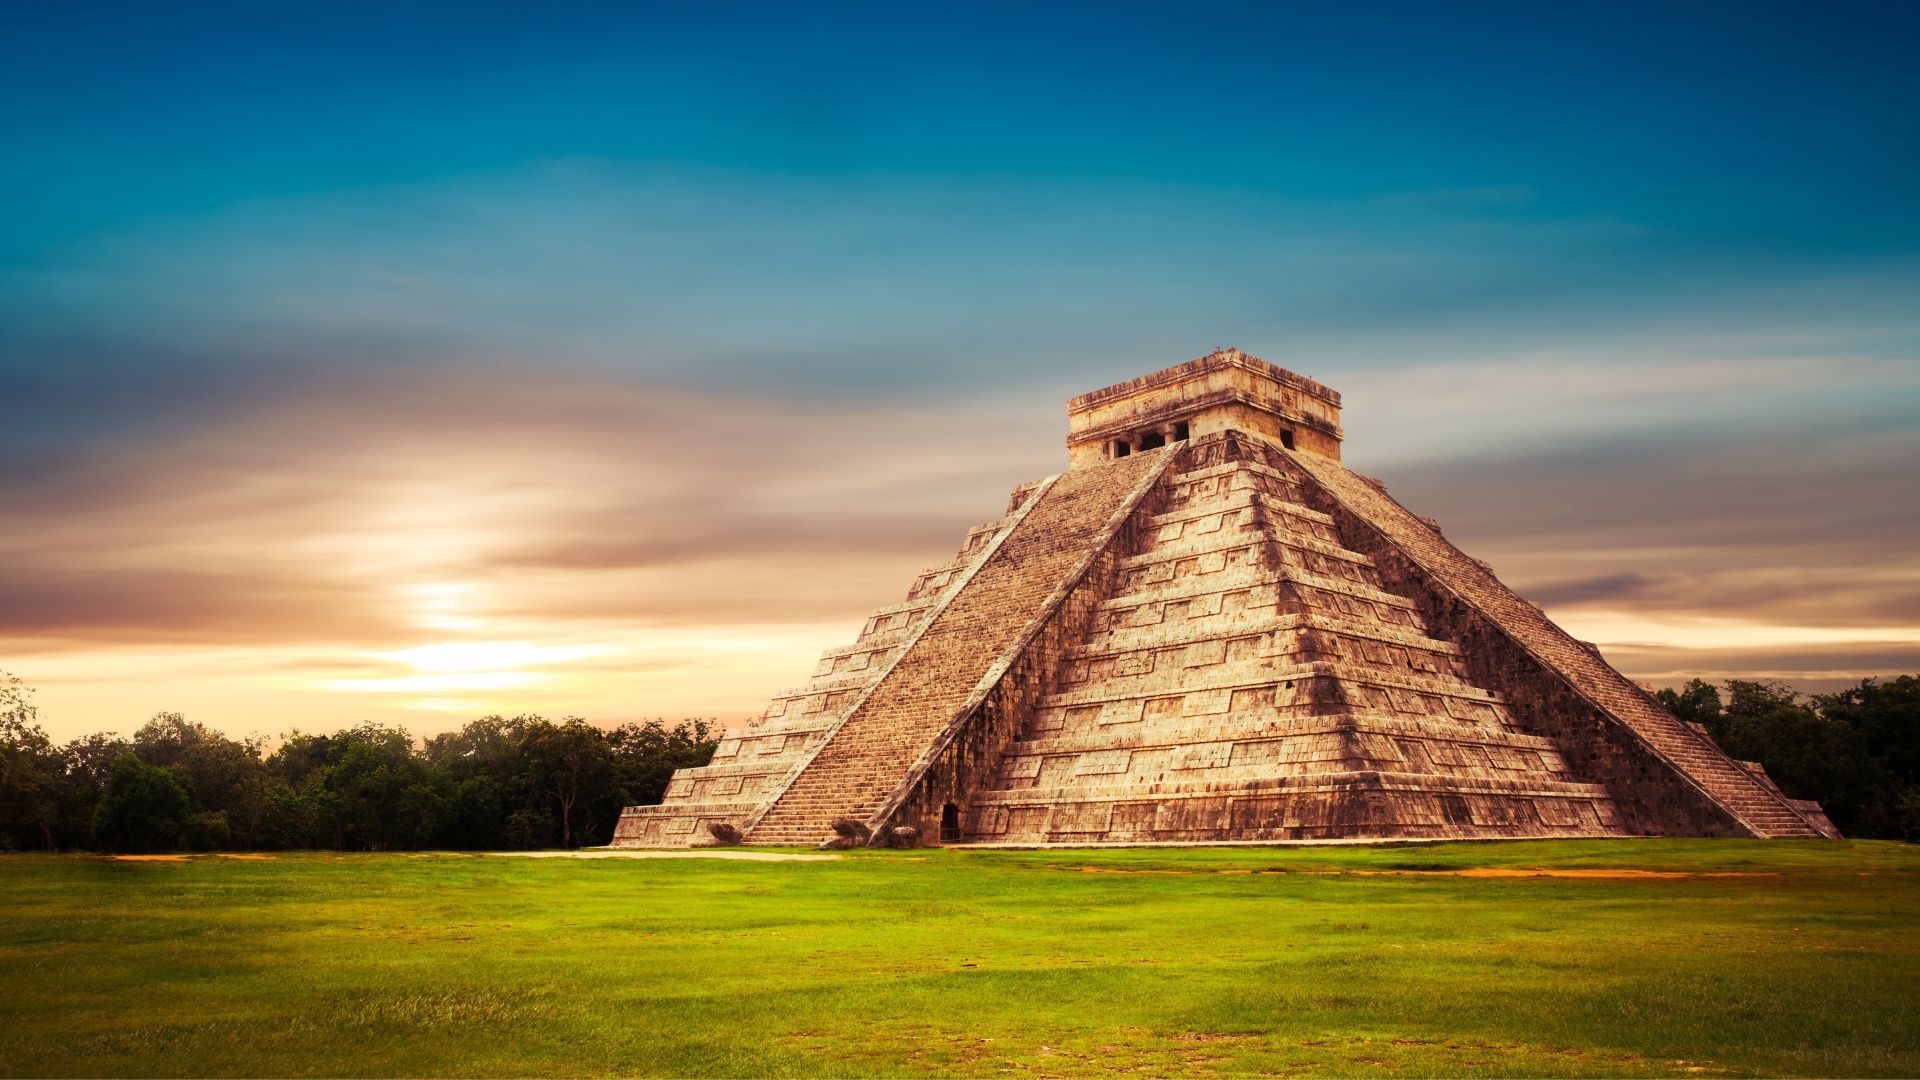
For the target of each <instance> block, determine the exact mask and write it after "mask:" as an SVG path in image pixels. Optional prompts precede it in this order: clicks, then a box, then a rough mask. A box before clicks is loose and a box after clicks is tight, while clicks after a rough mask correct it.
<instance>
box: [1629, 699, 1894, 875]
mask: <svg viewBox="0 0 1920 1080" xmlns="http://www.w3.org/2000/svg"><path fill="white" fill-rule="evenodd" d="M1722 691H1724V693H1723V692H1722ZM1657 696H1658V697H1659V698H1660V702H1661V704H1663V705H1665V706H1666V707H1667V708H1668V709H1669V710H1671V711H1672V712H1673V714H1674V715H1675V716H1678V717H1679V718H1680V719H1682V720H1689V721H1692V722H1693V723H1696V724H1701V725H1703V726H1705V727H1706V729H1707V733H1708V734H1710V735H1712V736H1713V741H1715V742H1717V743H1719V744H1720V746H1721V748H1722V749H1724V750H1725V751H1726V752H1727V753H1729V754H1732V755H1733V756H1734V757H1736V758H1739V759H1741V760H1743V761H1757V762H1759V763H1760V764H1762V765H1765V766H1766V767H1767V775H1769V776H1771V777H1773V780H1774V783H1776V784H1779V785H1780V790H1782V791H1784V792H1786V793H1787V794H1788V795H1791V796H1793V797H1794V798H1796V799H1818V800H1819V801H1820V805H1821V807H1822V808H1824V809H1825V810H1826V812H1827V817H1829V818H1831V819H1832V820H1833V823H1834V825H1835V826H1836V827H1838V828H1839V830H1840V831H1841V832H1842V833H1843V834H1845V835H1847V836H1851V837H1860V838H1879V839H1886V840H1916V841H1920V678H1916V677H1914V676H1912V675H1902V676H1899V677H1898V678H1894V679H1887V680H1880V679H1866V680H1863V681H1862V682H1861V683H1860V685H1859V686H1853V687H1849V688H1847V689H1845V690H1842V691H1840V692H1839V693H1837V694H1813V695H1810V696H1802V695H1801V694H1799V693H1796V692H1795V691H1794V690H1793V689H1792V688H1791V687H1788V686H1786V685H1784V684H1781V683H1777V682H1741V681H1739V680H1732V681H1729V682H1727V683H1725V684H1724V685H1723V686H1719V687H1716V686H1713V685H1710V684H1708V683H1705V682H1702V681H1701V680H1699V679H1694V680H1693V681H1691V682H1689V683H1687V685H1685V686H1683V687H1681V688H1680V689H1678V690H1674V689H1672V688H1668V689H1665V690H1661V691H1660V692H1659V693H1658V694H1657Z"/></svg>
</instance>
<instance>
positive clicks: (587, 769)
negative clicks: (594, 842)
mask: <svg viewBox="0 0 1920 1080" xmlns="http://www.w3.org/2000/svg"><path fill="white" fill-rule="evenodd" d="M520 757H521V760H522V762H523V764H524V768H525V773H524V776H525V777H526V782H527V787H528V788H529V790H531V791H535V792H538V793H539V794H540V795H541V796H542V797H543V798H546V799H550V800H552V804H551V805H552V808H553V810H554V811H555V814H556V816H557V817H558V818H559V819H560V846H561V847H569V848H570V847H573V846H574V843H573V837H574V822H575V821H576V820H577V813H576V811H577V810H578V809H579V808H582V806H583V801H585V802H590V801H591V800H592V796H593V794H594V793H595V792H596V791H598V790H601V789H604V788H608V787H610V786H611V785H612V781H613V750H612V748H611V747H610V746H609V745H608V744H607V735H606V732H604V731H601V730H600V729H599V728H597V727H594V726H593V725H592V724H589V723H587V722H586V721H585V720H582V719H580V718H579V717H577V716H569V717H567V718H566V719H564V720H562V721H560V722H559V723H558V724H555V723H553V722H551V721H548V720H542V719H539V718H538V717H534V718H531V719H530V720H528V721H527V722H526V725H525V727H524V729H523V731H522V734H521V736H520ZM583 797H584V800H583ZM529 809H532V808H531V807H529ZM589 836H591V830H590V831H589Z"/></svg>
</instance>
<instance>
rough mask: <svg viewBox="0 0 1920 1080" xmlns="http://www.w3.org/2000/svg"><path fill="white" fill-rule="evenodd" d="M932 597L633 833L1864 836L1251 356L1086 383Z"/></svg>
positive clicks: (1330, 396)
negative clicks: (1358, 451) (1387, 472)
mask: <svg viewBox="0 0 1920 1080" xmlns="http://www.w3.org/2000/svg"><path fill="white" fill-rule="evenodd" d="M1067 411H1068V436H1067V447H1068V457H1069V468H1068V469H1067V471H1066V472H1064V473H1061V474H1059V475H1057V476H1053V477H1050V478H1048V479H1045V480H1041V481H1037V482H1035V483H1030V484H1025V485H1022V486H1021V487H1019V488H1017V489H1015V490H1014V492H1013V495H1012V498H1011V499H1010V500H1009V501H1008V504H1007V509H1006V513H1005V515H1004V516H1002V517H1001V518H999V519H998V520H996V521H991V522H988V523H987V524H984V525H980V526H978V527H976V528H974V529H972V530H971V531H969V532H968V534H967V537H966V540H965V542H964V543H962V544H961V546H960V550H959V552H958V553H957V554H955V556H954V557H953V559H952V560H951V561H949V562H947V563H945V564H943V565H940V566H936V567H934V568H932V569H929V570H927V571H925V572H923V573H922V574H921V575H920V576H919V578H918V579H916V580H915V581H914V583H913V587H912V588H911V589H910V590H908V592H907V598H906V600H905V602H903V603H899V604H894V605H891V606H889V607H883V608H881V609H879V610H878V611H875V612H874V613H873V615H872V616H870V617H869V618H868V619H867V622H866V625H865V626H864V627H862V628H861V631H860V635H859V637H858V638H857V639H856V640H855V641H854V642H853V643H852V644H850V645H843V646H839V647H837V648H832V649H829V650H827V651H826V652H825V653H824V654H823V655H822V656H821V658H820V663H819V666H818V667H817V668H816V669H815V670H814V673H813V678H812V680H811V681H810V682H808V683H807V684H806V685H804V686H802V687H799V688H798V689H795V690H791V691H788V692H787V693H784V694H781V695H780V696H778V697H776V698H775V699H774V700H773V703H772V704H771V705H770V706H769V707H768V709H767V711H766V714H765V716H764V717H762V718H761V719H760V720H759V722H758V723H757V724H756V725H755V726H753V727H752V728H750V729H748V730H746V731H741V732H732V733H729V734H728V735H727V736H726V737H725V738H724V739H723V740H722V741H721V743H720V747H719V749H718V750H717V751H716V752H715V754H714V757H713V761H712V763H711V764H709V765H707V766H705V767H703V768H697V769H683V770H681V771H679V772H677V773H675V774H674V777H673V780H672V783H671V784H670V785H669V787H668V789H667V794H666V798H665V801H664V802H663V803H662V804H661V805H658V806H634V807H628V808H627V809H626V810H625V811H624V812H623V813H622V815H621V818H620V823H619V825H618V827H617V829H616V831H615V837H614V846H616V847H654V846H681V847H684V846H692V845H701V844H707V843H712V842H713V841H712V839H711V837H710V831H709V827H710V826H713V825H716V824H722V823H724V824H726V825H731V826H733V827H734V828H736V829H738V830H739V831H740V832H741V833H742V834H743V835H744V836H745V838H746V841H747V842H748V843H751V844H789V845H792V844H798V845H814V844H820V843H822V842H825V841H828V840H830V839H831V838H832V836H833V828H832V827H833V823H834V822H835V821H837V820H840V819H843V818H844V819H852V820H855V821H858V822H861V823H863V824H864V825H865V826H866V827H867V828H868V829H869V830H871V831H872V834H873V836H874V837H875V838H876V841H877V840H878V839H879V838H882V837H884V836H886V835H887V834H888V832H889V831H890V830H892V829H894V828H896V827H911V828H913V829H915V830H917V833H918V836H919V838H921V840H922V841H923V842H937V843H972V844H1015V845H1036V844H1116V843H1124V844H1155V843H1196V842H1199V843H1221V842H1235V841H1253V842H1278V841H1288V840H1329V839H1347V840H1365V839H1381V840H1386V839H1406V838H1449V837H1453V838H1475V837H1554V836H1633V835H1682V836H1749V837H1753V836H1758V837H1791V836H1799V837H1818V836H1828V837H1832V836H1837V833H1835V832H1834V830H1833V827H1832V825H1831V824H1829V823H1828V821H1827V819H1826V816H1825V815H1824V814H1823V813H1822V812H1821V810H1820V808H1819V806H1818V805H1816V804H1814V803H1810V802H1803V801H1798V800H1794V799H1789V798H1787V797H1786V796H1785V795H1784V794H1782V793H1781V792H1780V790H1779V789H1778V788H1777V787H1775V786H1774V784H1773V783H1772V781H1771V780H1770V779H1768V777H1767V775H1766V773H1765V771H1764V770H1763V769H1761V768H1760V767H1759V766H1758V765H1757V764H1755V763H1752V762H1743V761H1736V760H1734V759H1732V758H1730V757H1728V756H1727V755H1726V754H1725V753H1724V752H1722V751H1721V750H1720V748H1719V747H1718V746H1716V745H1715V744H1714V743H1713V741H1712V740H1711V739H1709V738H1708V737H1707V735H1706V733H1705V732H1704V731H1702V730H1700V729H1698V728H1696V727H1694V726H1692V725H1688V724H1685V723H1682V722H1681V721H1679V720H1677V719H1676V718H1674V717H1673V716H1672V715H1671V714H1669V713H1667V712H1666V711H1665V710H1664V709H1662V708H1661V707H1660V705H1659V704H1658V702H1657V701H1656V700H1655V699H1654V698H1652V697H1651V696H1650V695H1648V694H1647V693H1646V691H1644V690H1643V689H1641V688H1640V687H1639V686H1637V685H1635V684H1634V683H1633V682H1631V681H1630V680H1628V679H1626V678H1625V677H1623V676H1622V675H1620V674H1619V673H1618V672H1616V671H1614V670H1613V668H1611V667H1609V666H1608V665H1607V663H1606V661H1605V660H1604V659H1603V658H1602V657H1601V656H1600V654H1599V652H1598V650H1596V649H1595V648H1594V647H1593V646H1591V645H1587V644H1584V643H1582V642H1579V641H1575V640H1573V639H1572V638H1571V637H1569V636H1568V635H1567V634H1566V632H1564V631H1562V630H1561V629H1560V628H1559V627H1558V626H1555V625H1554V624H1553V622H1552V621H1551V620H1549V619H1548V618H1547V617H1546V615H1545V614H1544V613H1543V612H1542V611H1541V610H1540V608H1538V607H1537V606H1535V605H1533V604H1531V603H1529V602H1527V601H1526V600H1523V599H1521V598H1520V597H1519V596H1517V595H1515V594H1514V593H1513V592H1512V591H1511V590H1509V589H1508V588H1507V587H1506V586H1504V585H1502V584H1501V583H1500V581H1499V580H1498V579H1497V578H1495V577H1494V575H1493V572H1492V571H1491V570H1489V569H1488V568H1487V567H1486V566H1485V565H1484V564H1482V563H1480V562H1478V561H1476V560H1474V559H1472V558H1470V557H1468V556H1467V555H1465V554H1463V553H1461V552H1460V551H1459V550H1458V549H1457V548H1455V547H1454V546H1453V545H1452V544H1450V543H1449V542H1448V541H1447V540H1446V538H1445V537H1444V536H1442V535H1441V533H1440V530H1439V528H1438V527H1437V526H1436V525H1435V524H1434V523H1433V522H1432V521H1431V520H1430V519H1426V518H1422V517H1419V516H1416V515H1414V514H1412V513H1410V512H1408V511H1407V510H1406V509H1405V508H1403V507H1402V506H1400V504H1399V503H1397V502H1395V501H1394V500H1393V498H1392V497H1390V496H1389V495H1388V494H1387V493H1386V490H1385V488H1384V487H1382V486H1381V484H1380V483H1379V482H1378V481H1375V480H1372V479H1370V478H1368V477H1364V476H1361V475H1359V474H1357V473H1353V472H1350V471H1348V470H1347V469H1346V468H1345V467H1344V466H1342V465H1341V464H1340V446H1341V437H1342V436H1341V429H1340V423H1339V421H1340V397H1339V395H1338V394H1337V393H1335V392H1334V391H1332V390H1329V389H1328V388H1326V387H1324V386H1322V385H1320V384H1319V383H1316V382H1314V381H1312V380H1310V379H1306V378H1303V377H1301V376H1299V375H1296V374H1294V373H1292V372H1290V371H1286V370H1283V369H1281V368H1278V367H1275V366H1273V365H1272V364H1268V363H1266V362H1265V361H1263V360H1259V359H1256V358H1254V357H1251V356H1247V355H1245V354H1243V353H1240V352H1238V351H1235V350H1231V349H1227V350H1220V351H1217V352H1215V353H1212V354H1211V355H1208V356H1205V357H1202V358H1200V359H1198V360H1194V361H1191V362H1189V363H1185V364H1181V365H1178V366H1176V367H1171V368H1168V369H1166V370H1164V371H1160V372H1156V373H1154V374H1152V375H1148V376H1145V377H1143V378H1139V379H1134V380H1132V381H1130V382H1125V383H1121V384H1119V385H1117V386H1112V387H1108V388H1107V389H1105V390H1098V391H1095V392H1093V393H1091V394H1085V395H1083V396H1081V397H1077V398H1074V399H1073V400H1072V401H1071V402H1069V403H1068V407H1067Z"/></svg>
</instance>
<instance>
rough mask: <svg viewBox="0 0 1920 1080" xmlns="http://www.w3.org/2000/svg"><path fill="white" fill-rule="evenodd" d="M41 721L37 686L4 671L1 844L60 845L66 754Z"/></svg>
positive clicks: (0, 677) (0, 696)
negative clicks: (35, 696)
mask: <svg viewBox="0 0 1920 1080" xmlns="http://www.w3.org/2000/svg"><path fill="white" fill-rule="evenodd" d="M38 721H39V713H38V711H37V710H36V709H35V708H34V705H33V691H32V689H31V688H29V687H28V686H27V685H26V684H25V683H23V682H21V681H20V680H19V679H18V678H16V677H14V676H12V675H9V674H7V673H5V672H0V850H8V849H11V850H19V849H22V848H36V847H37V848H43V849H45V850H47V851H52V850H53V849H54V848H55V847H56V846H57V845H56V843H55V839H54V826H55V824H56V822H57V821H58V820H59V816H60V789H61V779H62V775H61V774H62V770H61V767H60V756H59V754H58V753H56V752H55V751H54V748H53V743H52V741H51V740H49V739H48V738H47V733H46V732H45V731H44V730H42V729H41V727H40V724H39V722H38Z"/></svg>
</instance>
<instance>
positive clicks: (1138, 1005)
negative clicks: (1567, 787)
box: [0, 840, 1920, 1076]
mask: <svg viewBox="0 0 1920 1080" xmlns="http://www.w3.org/2000/svg"><path fill="white" fill-rule="evenodd" d="M0 986H4V987H5V990H6V992H5V993H4V994H0V1073H4V1074H6V1075H52V1076H82V1075H101V1076H117V1075H158V1076H172V1075H236V1074H237V1075H289V1076H305V1075H328V1076H362V1075H515V1074H541V1075H599V1074H654V1075H796V1076H802V1075H895V1076H897V1075H928V1074H953V1075H1072V1074H1091V1073H1109V1072H1131V1073H1138V1074H1143V1075H1165V1074H1234V1073H1250V1072H1259V1073H1273V1074H1296V1075H1298V1074H1312V1075H1325V1074H1339V1075H1355V1074H1368V1075H1374V1074H1405V1075H1433V1074H1451V1075H1683V1076H1702V1075H1705V1076H1719V1075H1754V1074H1759V1075H1849V1076H1867V1075H1877V1076H1911V1075H1916V1074H1920V1024H1917V1023H1916V1022H1915V1019H1914V1011H1913V1002H1915V1001H1916V1000H1920V848H1916V847H1912V846H1903V845H1897V844H1879V843H1854V844H1839V843H1826V842H1799V841H1793V842H1786V841H1772V842H1765V841H1738V840H1589V841H1529V842H1506V843H1448V844H1432V845H1408V846H1396V847H1319V848H1273V847H1237V848H1235V847H1228V848H1188V849H1167V848H1162V849H1144V850H1143V849H1117V850H1077V851H1076V850H1049V851H1032V852H1022V851H978V850H975V851H968V850H962V849H948V850H935V851H909V852H878V851H876V852H855V853H850V854H849V855H847V856H846V857H843V858H839V859H830V860H819V861H814V860H808V861H795V862H772V861H746V860H711V859H698V858H679V859H631V860H629V859H589V860H575V859H556V858H546V859H513V858H500V857H494V856H485V855H451V854H390V855H332V854H313V855H305V854H302V855H276V856H252V857H219V856H205V857H192V858H185V859H177V860H157V861H152V860H150V861H119V860H114V859H109V858H103V857H89V856H46V857H43V856H4V857H0Z"/></svg>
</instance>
